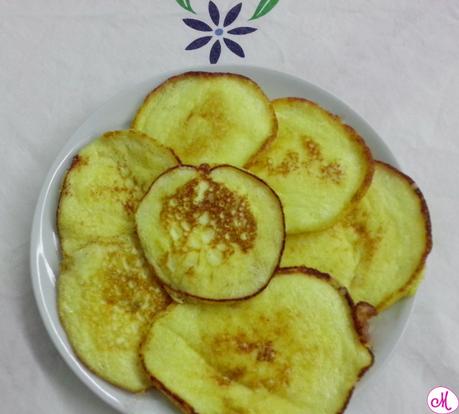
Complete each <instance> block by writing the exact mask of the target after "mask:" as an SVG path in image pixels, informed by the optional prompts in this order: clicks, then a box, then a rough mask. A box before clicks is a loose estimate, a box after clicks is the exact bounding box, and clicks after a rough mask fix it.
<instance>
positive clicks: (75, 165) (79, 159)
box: [56, 129, 181, 393]
mask: <svg viewBox="0 0 459 414" xmlns="http://www.w3.org/2000/svg"><path fill="white" fill-rule="evenodd" d="M126 132H129V133H134V134H135V135H136V136H138V137H141V139H148V140H151V139H153V140H154V141H155V143H156V144H158V145H159V146H160V147H162V148H165V149H168V150H169V151H170V152H171V153H172V155H173V156H174V158H175V159H176V160H177V162H178V164H179V165H180V164H181V161H180V159H179V158H178V157H177V155H176V154H175V152H174V151H173V150H172V149H171V148H168V147H166V146H165V145H163V144H161V143H160V142H158V141H157V140H155V139H154V138H152V137H150V136H149V135H147V134H145V133H143V132H141V131H138V130H134V129H128V130H116V131H107V132H105V133H104V134H102V135H101V136H100V137H98V138H96V139H99V138H101V139H112V138H116V137H117V136H118V135H119V134H120V133H126ZM92 142H94V140H93V141H91V142H90V143H88V144H87V145H89V144H91V143H92ZM85 147H86V145H85ZM85 147H83V148H85ZM83 148H81V149H80V151H81V150H82V149H83ZM82 162H83V161H82V157H81V156H80V152H78V153H77V154H76V155H75V156H74V157H73V158H72V162H71V164H70V167H69V168H68V170H67V171H66V173H65V175H64V177H63V179H62V183H61V188H60V191H59V201H58V205H57V208H56V233H57V236H58V238H59V240H60V239H61V235H60V226H59V217H60V207H61V199H62V193H63V191H64V189H65V185H66V182H67V178H68V176H69V175H70V173H71V172H72V171H73V170H75V169H76V168H78V167H79V166H80V165H82ZM59 253H60V256H61V261H62V258H63V255H64V251H63V249H62V243H59ZM150 267H151V266H150ZM151 270H152V273H153V277H154V279H155V281H158V280H159V279H158V278H157V276H156V274H155V272H154V270H153V268H151ZM60 281H61V278H60V277H59V278H58V280H57V284H58V286H59V285H60V283H61V282H60ZM159 286H160V287H161V285H160V284H159ZM58 297H59V288H57V295H56V308H57V310H58V312H57V314H58V317H59V322H60V324H61V325H62V327H63V328H64V330H65V331H66V334H67V329H66V325H65V322H64V319H63V318H62V313H61V311H60V306H59V300H58ZM67 336H68V335H67ZM68 338H69V337H68ZM69 343H70V346H71V348H72V350H73V352H74V353H75V355H76V356H77V358H78V359H79V360H80V362H81V363H82V364H83V365H84V366H85V367H86V368H87V369H88V370H89V371H90V372H92V373H93V374H94V375H97V376H98V377H99V378H102V379H103V380H104V381H106V382H108V383H109V384H111V385H113V386H115V387H118V388H120V389H123V390H126V391H129V392H133V393H143V392H145V391H147V390H148V389H150V388H151V387H152V385H153V384H149V385H148V386H146V387H144V388H141V389H133V388H128V387H126V386H125V385H123V384H119V383H116V382H114V381H112V380H111V379H109V378H108V377H106V376H104V375H102V374H101V373H100V372H96V371H95V370H94V369H93V368H92V367H91V366H90V365H89V364H88V363H87V362H86V359H85V358H84V357H83V356H82V355H81V354H80V352H78V350H77V349H76V348H75V347H74V346H73V343H72V341H71V340H70V338H69ZM141 361H142V360H141ZM142 366H143V363H142ZM145 373H146V375H147V377H148V372H147V371H146V370H145Z"/></svg>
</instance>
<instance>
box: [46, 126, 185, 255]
mask: <svg viewBox="0 0 459 414" xmlns="http://www.w3.org/2000/svg"><path fill="white" fill-rule="evenodd" d="M125 133H129V134H135V135H136V136H137V137H140V138H141V139H147V140H153V141H154V142H155V144H156V145H158V146H160V147H162V148H164V149H166V150H169V151H170V152H171V153H172V155H173V156H174V158H175V159H176V160H177V165H181V164H182V162H181V160H180V158H179V157H178V156H177V154H176V153H175V152H174V150H173V149H172V148H169V147H167V146H165V145H163V144H161V143H160V142H159V141H158V140H156V139H155V138H153V137H151V136H150V135H148V134H146V133H144V132H142V131H138V130H136V129H132V128H130V129H126V130H115V131H107V132H105V133H103V134H102V135H101V136H99V137H97V138H95V139H94V140H92V141H91V142H89V143H88V144H86V145H85V146H84V147H82V148H80V149H79V150H78V153H77V154H75V155H74V156H73V158H72V161H71V163H70V166H69V168H68V169H67V171H66V172H65V174H64V176H63V178H62V181H61V185H60V189H59V196H58V197H59V199H58V202H57V208H56V218H55V220H56V233H57V236H58V238H59V241H61V240H62V236H61V234H60V225H59V222H60V214H61V200H62V196H63V193H64V191H66V187H67V186H68V178H69V176H70V174H72V173H73V172H74V171H76V170H77V169H78V168H79V167H80V166H82V165H84V163H85V161H84V159H83V158H82V157H81V155H80V152H81V150H83V149H84V148H86V147H87V146H88V145H91V144H92V143H94V142H95V141H96V140H98V139H116V138H117V137H118V136H119V135H121V134H125ZM174 167H176V166H174ZM174 167H172V168H174ZM160 175H162V173H161V174H160ZM155 181H156V180H155ZM147 192H148V191H147ZM145 194H146V193H145ZM145 194H144V197H145ZM142 199H143V197H142ZM142 199H141V200H140V201H139V203H140V202H141V201H142ZM63 254H64V251H63V249H62V243H61V242H59V255H60V258H61V259H60V261H62V257H63Z"/></svg>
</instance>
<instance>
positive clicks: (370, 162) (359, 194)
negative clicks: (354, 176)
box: [244, 97, 375, 234]
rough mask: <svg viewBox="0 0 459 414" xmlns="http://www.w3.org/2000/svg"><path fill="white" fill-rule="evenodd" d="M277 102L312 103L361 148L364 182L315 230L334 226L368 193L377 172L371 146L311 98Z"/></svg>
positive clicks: (247, 164)
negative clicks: (329, 218)
mask: <svg viewBox="0 0 459 414" xmlns="http://www.w3.org/2000/svg"><path fill="white" fill-rule="evenodd" d="M276 102H286V103H289V102H300V103H306V104H308V105H311V106H313V107H315V108H317V109H318V110H320V111H321V112H322V113H323V114H324V115H325V116H326V117H328V118H329V119H330V122H337V123H339V124H340V125H341V126H342V127H343V128H344V129H345V131H346V133H347V135H348V136H349V138H350V139H351V140H352V141H353V142H354V143H356V144H357V145H358V146H359V147H360V148H361V153H362V155H363V159H364V160H365V161H366V165H367V171H366V174H365V176H364V178H363V180H362V182H361V184H360V187H359V189H358V190H357V191H356V192H355V194H354V195H353V196H352V198H351V200H350V201H349V203H348V205H347V206H345V207H344V209H343V210H342V211H341V212H340V214H338V215H337V216H336V217H335V219H334V220H331V221H329V222H328V223H326V224H325V225H324V227H322V228H321V229H320V230H319V229H318V230H314V231H322V230H326V229H327V228H329V227H331V226H333V224H335V223H337V222H338V221H340V220H341V219H342V218H343V217H344V216H345V215H346V214H347V213H349V211H351V210H352V209H353V208H354V207H355V205H356V204H357V203H358V202H359V201H360V200H361V199H362V198H363V196H364V195H365V194H366V192H367V191H368V189H369V188H370V184H371V181H372V180H373V175H374V172H375V161H374V159H373V155H372V153H371V150H370V148H369V147H368V145H367V144H366V142H365V140H364V139H363V138H362V136H361V135H359V134H358V133H357V131H356V130H355V129H354V128H352V127H351V126H349V125H347V124H346V123H345V122H343V120H342V119H341V117H340V116H338V115H335V114H333V113H331V112H329V111H327V110H326V109H325V108H323V107H321V106H320V105H319V104H318V103H316V102H313V101H310V100H309V99H306V98H296V97H286V98H277V99H274V100H273V101H272V104H273V107H274V104H275V103H276ZM274 113H275V112H274ZM276 137H277V135H276ZM276 137H274V139H272V140H271V141H270V142H269V143H267V145H265V146H263V147H262V148H260V150H259V151H258V152H256V153H255V154H254V155H253V156H252V157H251V158H250V160H249V161H248V162H247V163H246V165H245V166H244V168H248V169H250V167H251V166H252V164H253V163H254V162H255V161H256V158H257V157H258V156H260V155H262V153H263V152H264V151H265V150H268V149H269V147H270V146H271V144H272V143H273V142H274V141H275V139H276ZM299 233H301V232H299ZM299 233H294V234H299Z"/></svg>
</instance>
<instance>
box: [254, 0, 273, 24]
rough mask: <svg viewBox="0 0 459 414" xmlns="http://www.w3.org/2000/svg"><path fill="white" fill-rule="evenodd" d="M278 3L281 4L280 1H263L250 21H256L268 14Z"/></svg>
mask: <svg viewBox="0 0 459 414" xmlns="http://www.w3.org/2000/svg"><path fill="white" fill-rule="evenodd" d="M277 3H279V0H261V1H260V3H259V4H258V7H257V9H256V10H255V13H254V14H253V16H252V17H251V18H250V20H255V19H258V18H259V17H262V16H264V15H265V14H268V13H269V12H270V11H271V10H272V9H273V8H274V6H275V5H276V4H277Z"/></svg>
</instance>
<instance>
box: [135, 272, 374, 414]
mask: <svg viewBox="0 0 459 414" xmlns="http://www.w3.org/2000/svg"><path fill="white" fill-rule="evenodd" d="M292 273H301V274H302V275H304V276H307V277H315V278H317V279H320V280H323V281H325V282H327V283H330V284H331V285H332V286H333V287H334V288H335V289H336V290H337V292H338V293H339V294H340V296H341V297H342V298H344V300H345V301H346V303H347V304H348V307H349V312H350V316H351V319H352V321H353V325H354V329H355V332H356V333H357V338H358V340H359V342H360V343H361V344H362V345H363V346H364V347H365V348H366V349H367V350H368V352H369V354H370V357H371V361H370V364H369V365H367V366H366V367H364V368H362V369H361V370H360V372H359V374H358V376H357V380H356V382H355V383H354V385H353V386H352V388H351V389H350V390H349V394H348V395H347V397H346V399H345V401H344V404H343V406H342V408H341V409H340V410H339V411H338V412H337V413H336V414H343V413H344V411H345V410H346V408H347V406H348V404H349V401H350V400H351V397H352V394H353V393H354V390H355V386H356V385H357V384H358V382H359V381H360V380H361V378H362V377H363V376H364V375H365V373H366V372H367V371H368V370H369V369H370V368H371V367H372V366H373V364H374V360H375V356H374V353H373V351H372V349H371V347H370V346H369V343H368V338H367V334H368V321H369V319H370V318H371V317H373V316H375V315H376V314H377V311H376V309H375V308H374V307H373V306H372V305H370V304H368V303H366V302H359V303H357V304H355V303H354V301H353V299H352V298H351V295H350V294H349V292H348V290H347V289H346V288H345V287H344V286H342V285H341V284H340V283H339V282H338V281H337V280H336V279H334V278H333V277H332V276H330V275H329V274H328V273H323V272H320V271H318V270H316V269H312V268H309V267H305V266H295V267H283V268H279V269H278V270H277V273H276V276H275V277H282V275H289V274H292ZM179 305H180V304H179V303H175V302H172V303H171V304H170V305H169V306H168V307H167V308H166V309H164V310H163V311H162V312H159V313H158V314H157V315H156V316H155V318H154V320H153V323H152V326H153V324H154V323H155V321H156V320H157V319H159V318H162V317H164V316H166V315H167V313H169V312H170V311H171V310H172V309H173V308H174V307H175V306H179ZM148 335H149V334H148V333H147V334H146V335H145V338H144V340H143V341H142V343H141V344H140V347H139V356H140V360H141V361H142V364H143V365H144V368H145V371H146V372H147V373H148V375H149V377H150V381H151V382H152V384H153V386H154V387H155V388H156V389H157V390H158V391H160V392H161V393H162V394H163V395H164V396H165V397H166V398H167V399H168V400H169V401H171V402H172V403H173V404H174V405H175V406H176V407H177V408H178V409H180V411H181V412H183V413H184V414H199V413H198V412H197V411H195V410H194V408H193V407H192V406H191V405H190V404H188V403H187V402H186V401H185V400H184V399H183V398H181V397H179V396H178V395H177V394H175V393H174V392H172V391H171V390H169V389H168V388H167V387H166V386H165V385H164V384H163V383H162V382H161V381H159V380H158V378H156V377H155V376H154V375H152V374H151V373H150V372H149V371H148V369H147V367H146V364H145V359H144V353H143V348H144V346H145V343H146V340H147V338H148Z"/></svg>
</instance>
